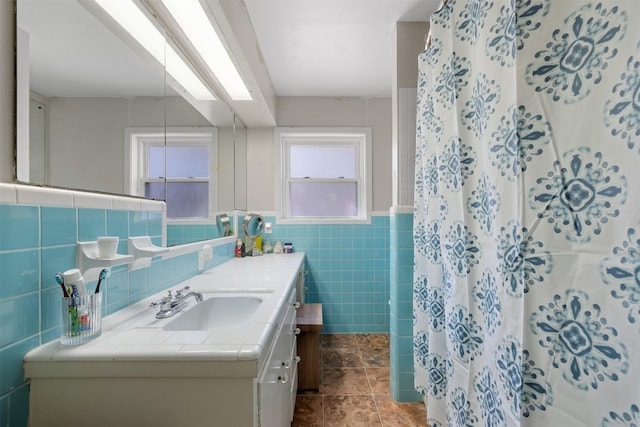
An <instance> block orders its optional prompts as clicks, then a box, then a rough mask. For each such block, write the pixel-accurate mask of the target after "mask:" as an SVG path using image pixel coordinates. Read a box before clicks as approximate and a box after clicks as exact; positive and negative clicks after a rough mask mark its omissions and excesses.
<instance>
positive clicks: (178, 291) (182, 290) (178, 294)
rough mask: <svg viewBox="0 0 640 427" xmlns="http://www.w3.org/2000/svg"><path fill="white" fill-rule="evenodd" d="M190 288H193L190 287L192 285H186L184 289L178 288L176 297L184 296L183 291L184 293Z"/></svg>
mask: <svg viewBox="0 0 640 427" xmlns="http://www.w3.org/2000/svg"><path fill="white" fill-rule="evenodd" d="M189 289H191V287H190V286H185V287H184V288H182V289H178V290H177V291H176V298H180V297H181V296H182V293H183V292H184V291H188V290H189ZM169 293H171V291H169Z"/></svg>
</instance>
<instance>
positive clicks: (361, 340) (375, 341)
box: [356, 334, 391, 350]
mask: <svg viewBox="0 0 640 427" xmlns="http://www.w3.org/2000/svg"><path fill="white" fill-rule="evenodd" d="M356 340H357V341H358V347H360V350H363V349H368V348H389V346H390V345H391V344H390V341H389V334H356Z"/></svg>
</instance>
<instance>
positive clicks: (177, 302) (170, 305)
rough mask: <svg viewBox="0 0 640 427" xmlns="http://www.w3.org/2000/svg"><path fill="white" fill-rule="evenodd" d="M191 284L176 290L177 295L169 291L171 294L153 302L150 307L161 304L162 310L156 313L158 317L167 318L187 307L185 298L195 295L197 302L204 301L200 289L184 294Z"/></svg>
mask: <svg viewBox="0 0 640 427" xmlns="http://www.w3.org/2000/svg"><path fill="white" fill-rule="evenodd" d="M188 290H189V286H185V287H184V288H182V289H179V290H177V291H176V295H175V297H174V296H173V295H172V294H171V291H169V294H168V295H167V296H166V297H163V298H162V299H159V300H158V301H154V302H152V303H151V305H150V307H158V306H160V310H158V312H157V313H156V318H157V319H166V318H167V317H171V316H173V315H174V314H176V313H180V312H181V311H182V310H183V309H184V308H185V307H186V304H185V302H184V301H185V300H186V299H187V298H189V297H194V298H195V300H196V302H200V301H202V294H201V293H200V292H198V291H191V292H189V293H188V294H183V292H184V291H188Z"/></svg>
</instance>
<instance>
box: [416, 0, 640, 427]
mask: <svg viewBox="0 0 640 427" xmlns="http://www.w3.org/2000/svg"><path fill="white" fill-rule="evenodd" d="M431 37H432V39H431V44H430V46H429V47H428V48H427V49H426V50H425V51H424V52H423V53H422V54H421V55H420V58H419V62H420V73H419V81H418V123H417V138H418V140H417V148H416V187H415V218H414V239H415V273H414V319H415V320H414V349H415V352H414V353H415V357H414V359H415V369H416V379H415V384H416V388H417V389H418V390H419V391H420V392H421V393H422V394H423V395H424V396H425V401H426V402H427V413H428V419H429V422H430V425H431V427H440V426H549V427H572V426H603V427H604V426H639V425H640V410H639V407H640V2H639V1H635V0H634V1H619V2H613V1H601V2H597V1H596V2H585V1H579V0H566V1H559V0H558V1H556V0H553V1H550V0H517V1H511V2H509V1H498V0H450V1H449V2H448V3H447V4H446V5H445V6H443V7H442V8H441V9H440V10H439V11H438V12H436V13H435V14H434V15H433V16H432V18H431Z"/></svg>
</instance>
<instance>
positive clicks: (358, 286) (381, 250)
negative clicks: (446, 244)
mask: <svg viewBox="0 0 640 427" xmlns="http://www.w3.org/2000/svg"><path fill="white" fill-rule="evenodd" d="M264 220H265V222H271V223H272V224H273V233H272V234H264V235H263V236H262V237H263V239H268V240H271V241H272V242H273V243H275V242H276V241H278V240H280V241H281V242H282V243H285V242H291V243H293V248H294V251H300V252H305V253H306V258H307V267H308V273H307V275H306V292H305V298H306V302H309V303H322V311H323V313H322V314H323V321H324V325H323V329H322V331H323V333H362V332H389V217H388V216H386V215H385V216H373V217H372V218H371V224H353V225H340V224H320V225H289V224H276V220H275V217H273V216H264ZM238 221H240V219H239V220H238ZM265 256H268V255H265Z"/></svg>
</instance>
